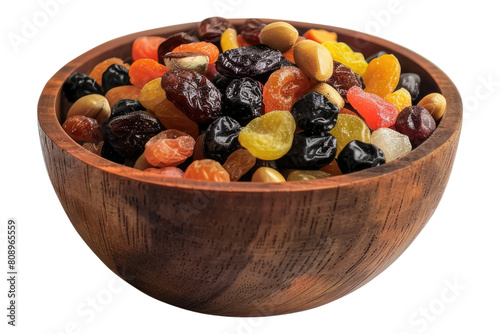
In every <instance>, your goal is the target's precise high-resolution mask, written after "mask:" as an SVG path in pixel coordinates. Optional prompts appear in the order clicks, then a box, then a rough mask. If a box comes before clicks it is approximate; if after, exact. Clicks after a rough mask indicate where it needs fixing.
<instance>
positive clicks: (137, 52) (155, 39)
mask: <svg viewBox="0 0 500 334" xmlns="http://www.w3.org/2000/svg"><path fill="white" fill-rule="evenodd" d="M164 41H165V38H164V37H160V36H143V37H139V38H137V39H136V40H135V41H134V43H133V44H132V59H133V60H134V61H136V60H137V59H143V58H146V59H153V60H156V61H158V46H159V45H160V44H161V43H163V42H164Z"/></svg>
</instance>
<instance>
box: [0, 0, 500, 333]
mask: <svg viewBox="0 0 500 334" xmlns="http://www.w3.org/2000/svg"><path fill="white" fill-rule="evenodd" d="M55 1H56V0H41V1H34V0H24V1H10V2H8V4H9V9H7V8H6V5H5V4H6V2H4V5H3V6H2V7H4V8H2V10H0V22H1V23H0V24H1V25H2V39H1V44H2V46H1V50H2V51H1V52H0V55H1V62H0V68H1V71H0V84H1V90H0V91H1V94H2V95H1V103H0V106H1V111H0V113H1V121H0V127H1V131H0V134H1V158H0V162H1V163H0V166H1V167H0V168H1V173H0V175H1V187H0V191H1V199H2V200H1V207H0V208H1V215H0V217H1V218H0V219H1V221H2V224H0V242H1V247H0V263H1V265H0V268H2V270H1V272H2V274H0V278H1V283H0V309H1V310H2V311H0V319H1V320H0V322H1V324H0V328H1V329H0V332H1V333H6V332H7V333H42V334H50V333H52V334H56V333H58V334H60V333H204V334H209V333H218V334H225V333H238V334H239V333H242V334H253V333H254V334H267V333H290V334H293V333H360V334H361V333H372V334H378V333H384V334H414V333H429V334H431V333H500V329H499V327H500V326H499V323H498V320H497V319H498V314H499V311H500V303H499V301H500V292H499V288H498V282H499V279H500V277H499V270H498V266H499V260H498V255H499V253H500V252H499V248H500V246H499V242H498V237H499V235H500V227H499V214H498V208H499V195H498V189H499V186H500V184H499V175H498V174H499V169H498V168H499V167H498V162H499V159H498V130H497V129H498V124H499V121H500V117H499V112H500V110H499V105H500V99H499V91H500V68H499V66H498V64H499V54H500V47H499V42H498V31H499V30H500V29H499V28H500V27H499V24H498V18H497V15H498V13H497V11H496V10H495V9H493V8H490V6H491V4H492V2H490V1H486V0H476V1H474V2H471V3H468V4H467V6H464V5H462V3H461V2H451V1H435V0H421V1H417V0H414V1H410V0H399V1H391V0H375V1H368V0H366V1H333V0H329V1H306V2H302V3H300V6H298V5H297V3H292V2H290V1H287V2H278V1H275V2H273V1H270V0H266V1H260V0H258V1H257V0H252V1H250V0H217V1H216V0H208V1H206V0H205V1H201V0H190V1H181V2H180V3H179V4H177V3H174V2H172V1H148V0H142V1H126V0H123V1H119V2H118V1H102V0H101V1H96V0H87V1H71V0H65V1H62V0H60V1H59V2H55ZM49 2H51V3H56V4H58V5H57V7H51V13H50V16H48V15H47V14H43V13H44V9H43V8H44V6H43V3H49ZM45 11H47V9H45ZM216 15H220V16H225V17H266V18H276V19H290V20H297V21H305V22H318V23H322V24H328V25H334V26H339V27H345V28H351V29H356V30H360V31H363V32H368V33H372V34H375V35H378V36H381V37H383V38H385V39H388V40H391V41H393V42H396V43H398V44H400V45H403V46H405V47H407V48H409V49H411V50H413V51H415V52H417V53H420V54H422V55H423V56H424V57H426V58H428V59H429V60H431V61H432V62H434V63H435V64H436V65H438V66H439V67H440V68H441V69H442V70H444V71H445V72H446V73H447V74H448V75H449V76H450V77H451V78H452V80H453V81H454V82H455V83H456V85H457V87H458V88H459V90H460V92H461V94H462V98H463V101H464V124H463V131H462V137H461V142H460V146H459V151H458V154H457V157H456V161H455V166H454V169H453V173H452V175H451V178H450V181H449V184H448V187H447V190H446V192H445V194H444V196H443V198H442V201H441V203H440V205H439V207H438V208H437V210H436V212H435V214H434V215H433V217H432V218H431V220H430V221H429V223H428V224H427V226H426V227H425V229H424V230H423V232H422V233H421V234H420V235H419V236H418V238H417V239H416V241H415V242H414V243H413V244H412V245H411V246H410V247H409V249H408V250H407V251H406V252H405V253H404V254H403V255H402V256H401V257H400V258H399V259H398V260H397V261H396V262H395V263H394V264H393V265H392V266H391V267H390V268H388V269H387V270H386V271H385V272H383V273H382V274H381V275H379V276H378V277H376V278H375V279H374V280H373V281H372V282H370V283H369V284H367V285H366V286H364V287H362V288H361V289H359V290H357V291H355V292H353V293H351V294H350V295H348V296H346V297H344V298H342V299H340V300H338V301H335V302H333V303H330V304H328V305H325V306H323V307H319V308H316V309H313V310H309V311H304V312H300V313H295V314H290V315H285V316H274V317H266V318H254V319H245V318H228V317H219V316H210V315H203V314H197V313H194V312H190V311H185V310H181V309H179V308H176V307H173V306H170V305H167V304H164V303H162V302H159V301H157V300H155V299H153V298H150V297H148V296H146V295H144V294H142V293H141V292H139V291H137V290H136V289H134V288H133V287H131V286H129V285H127V284H125V283H123V282H122V281H121V280H119V279H117V278H115V276H114V274H112V273H111V272H110V271H109V270H108V269H107V268H106V267H105V266H104V265H103V264H102V263H101V262H100V261H99V260H98V258H97V257H96V256H95V255H94V254H93V253H92V252H91V251H90V249H89V248H88V247H87V246H86V245H85V244H84V242H83V241H82V239H81V238H80V237H79V236H78V234H77V233H76V231H75V230H74V228H73V227H72V225H71V223H70V222H69V220H68V219H67V217H66V215H65V213H64V212H63V210H62V207H61V205H60V204H59V201H58V199H57V197H56V195H55V193H54V190H53V188H52V186H51V184H50V181H49V178H48V175H47V173H46V169H45V166H44V164H43V159H42V154H41V149H40V143H39V138H38V129H37V117H36V108H37V102H38V97H39V95H40V93H41V91H42V88H43V86H44V85H45V83H46V82H47V80H48V79H49V78H50V77H51V76H52V75H53V74H54V73H55V72H56V71H57V70H58V69H59V68H60V67H62V66H63V65H64V64H66V63H67V62H69V61H70V60H72V59H73V58H75V57H77V56H78V55H80V54H81V53H83V52H85V51H86V50H88V49H90V48H92V47H94V46H97V45H99V44H101V43H103V42H105V41H107V40H110V39H112V38H116V37H119V36H122V35H125V34H128V33H132V32H136V31H141V30H146V29H151V28H157V27H161V26H165V25H171V24H177V23H184V22H193V21H199V20H201V19H204V18H205V17H209V16H216ZM44 18H46V20H44ZM27 22H31V23H36V24H38V25H39V27H38V28H37V29H36V30H34V31H33V30H32V31H31V33H30V34H27V33H26V28H24V29H25V30H24V35H23V26H26V25H27V24H28V23H27ZM14 34H15V35H17V36H21V37H22V38H25V40H24V41H23V42H24V43H22V44H20V45H17V46H15V45H13V44H12V43H11V42H10V41H9V38H8V36H11V37H12V36H13V35H14ZM9 218H15V219H16V220H17V222H18V226H19V230H18V232H19V243H18V246H19V281H18V291H19V296H18V326H17V327H16V328H11V327H10V326H8V325H7V324H6V323H7V318H6V316H5V315H6V313H7V311H6V307H7V296H6V295H7V284H6V283H7V282H6V279H4V278H3V277H5V276H6V272H7V268H6V258H7V254H6V225H7V220H8V219H9ZM450 287H452V288H450ZM93 301H94V302H95V303H96V304H95V305H94V304H93ZM92 305H93V306H92Z"/></svg>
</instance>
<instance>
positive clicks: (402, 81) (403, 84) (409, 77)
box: [396, 73, 422, 103]
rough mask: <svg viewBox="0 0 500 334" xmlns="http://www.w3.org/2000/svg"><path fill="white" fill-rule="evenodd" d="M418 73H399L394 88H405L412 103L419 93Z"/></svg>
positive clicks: (419, 80)
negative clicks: (397, 81)
mask: <svg viewBox="0 0 500 334" xmlns="http://www.w3.org/2000/svg"><path fill="white" fill-rule="evenodd" d="M421 81H422V80H421V79H420V75H418V74H416V73H401V75H400V77H399V83H398V85H397V87H396V90H398V89H400V88H404V89H406V90H407V91H408V92H410V95H411V100H412V102H413V103H414V102H415V101H417V100H418V96H419V95H420V82H421Z"/></svg>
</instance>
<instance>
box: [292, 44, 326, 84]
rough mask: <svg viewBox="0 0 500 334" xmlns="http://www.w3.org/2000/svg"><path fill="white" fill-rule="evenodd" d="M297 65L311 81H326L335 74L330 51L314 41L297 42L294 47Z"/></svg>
mask: <svg viewBox="0 0 500 334" xmlns="http://www.w3.org/2000/svg"><path fill="white" fill-rule="evenodd" d="M293 58H294V59H295V64H297V66H298V67H299V68H300V69H301V70H302V71H304V73H305V74H306V75H307V76H308V77H309V78H311V79H316V80H318V81H325V80H327V79H329V78H330V77H331V76H332V74H333V59H332V55H331V54H330V51H328V49H327V48H326V47H324V46H323V45H321V44H319V43H318V42H315V41H312V40H303V41H300V42H297V43H296V44H295V45H294V47H293Z"/></svg>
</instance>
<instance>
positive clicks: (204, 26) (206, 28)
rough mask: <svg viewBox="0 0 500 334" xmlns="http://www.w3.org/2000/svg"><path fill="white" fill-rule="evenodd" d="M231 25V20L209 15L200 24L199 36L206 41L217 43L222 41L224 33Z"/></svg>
mask: <svg viewBox="0 0 500 334" xmlns="http://www.w3.org/2000/svg"><path fill="white" fill-rule="evenodd" d="M229 27H231V22H229V21H228V20H227V19H225V18H223V17H218V16H214V17H209V18H206V19H204V20H203V21H201V22H200V24H199V25H198V36H200V38H201V39H202V40H204V41H207V42H210V43H217V42H218V41H220V37H221V35H222V33H223V32H224V31H225V30H226V29H227V28H229Z"/></svg>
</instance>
